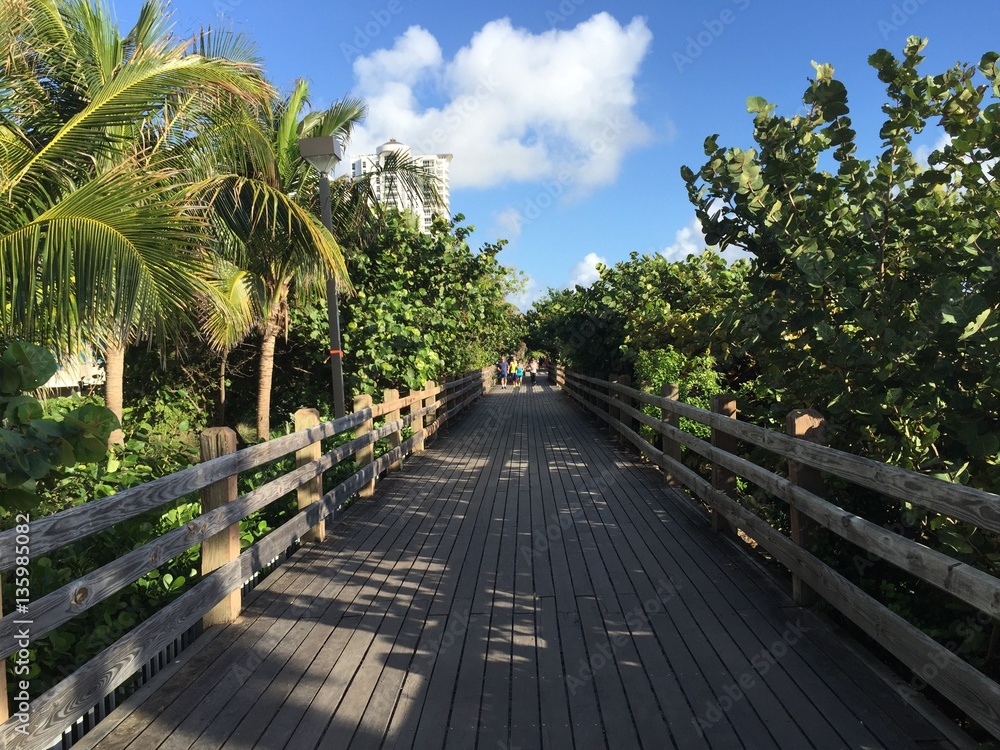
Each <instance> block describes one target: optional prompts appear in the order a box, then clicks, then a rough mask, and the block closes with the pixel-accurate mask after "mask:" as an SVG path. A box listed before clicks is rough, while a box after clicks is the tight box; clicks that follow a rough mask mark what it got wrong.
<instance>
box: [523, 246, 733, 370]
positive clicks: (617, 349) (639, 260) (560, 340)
mask: <svg viewBox="0 0 1000 750" xmlns="http://www.w3.org/2000/svg"><path fill="white" fill-rule="evenodd" d="M748 269H749V266H748V264H747V263H746V262H737V263H734V264H733V265H728V264H727V263H726V262H725V260H723V259H722V258H721V257H720V256H719V255H718V254H717V253H715V252H712V251H706V252H704V253H702V254H701V255H691V256H689V257H688V258H686V259H684V260H682V261H669V260H667V259H666V258H664V257H663V256H661V255H652V256H650V255H646V256H640V255H638V254H637V253H633V254H632V255H631V257H630V258H629V260H628V261H624V262H622V263H617V264H615V265H614V266H610V267H608V266H601V267H599V269H598V270H599V272H600V278H599V279H598V280H597V281H596V282H594V283H593V284H592V285H591V286H590V287H588V288H586V289H584V288H583V287H579V286H578V287H576V288H575V289H572V290H564V291H554V290H549V294H548V296H547V297H546V298H545V299H542V300H540V301H539V302H537V303H536V304H535V308H534V311H533V312H532V313H531V314H530V315H529V317H528V322H529V329H530V333H529V343H530V345H531V346H532V347H537V348H539V349H543V350H545V351H548V352H551V354H552V356H553V357H555V358H556V359H557V360H558V361H560V362H563V363H565V364H567V365H568V366H570V367H571V368H574V369H577V370H581V371H583V372H587V373H614V372H618V373H630V371H631V370H632V369H633V368H634V367H635V366H636V365H635V363H636V361H637V358H638V357H639V356H640V355H641V354H642V353H643V352H647V353H648V352H654V351H658V350H675V351H677V352H680V353H683V354H684V355H685V356H692V357H700V356H703V355H711V356H712V357H713V358H714V359H716V360H719V361H720V362H722V363H723V365H720V366H726V367H731V368H735V369H737V370H740V372H741V373H742V370H741V369H740V367H741V362H740V361H738V360H730V355H731V352H730V344H729V340H730V336H731V332H732V329H733V327H734V326H735V317H734V312H733V311H734V310H739V305H738V304H734V303H738V301H739V300H740V299H741V298H742V297H743V295H744V294H745V293H746V292H745V282H744V277H745V275H746V273H747V272H748ZM636 375H637V376H639V374H638V372H636ZM640 377H641V376H640Z"/></svg>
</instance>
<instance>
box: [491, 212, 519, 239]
mask: <svg viewBox="0 0 1000 750" xmlns="http://www.w3.org/2000/svg"><path fill="white" fill-rule="evenodd" d="M495 219H496V223H497V226H498V227H499V228H500V231H501V232H503V234H504V238H505V239H508V240H513V239H515V238H517V237H519V236H520V235H521V212H520V211H518V210H517V209H516V208H508V209H507V210H506V211H501V212H500V213H498V214H497V215H496V217H495Z"/></svg>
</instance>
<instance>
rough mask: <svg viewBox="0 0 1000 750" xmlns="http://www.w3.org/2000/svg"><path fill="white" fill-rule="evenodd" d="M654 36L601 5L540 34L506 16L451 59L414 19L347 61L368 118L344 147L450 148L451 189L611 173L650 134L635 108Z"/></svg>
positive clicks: (568, 182) (601, 178) (588, 181)
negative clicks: (388, 40)
mask: <svg viewBox="0 0 1000 750" xmlns="http://www.w3.org/2000/svg"><path fill="white" fill-rule="evenodd" d="M651 41H652V34H651V32H650V31H649V28H648V27H647V26H646V23H645V21H644V20H643V19H641V18H635V19H633V20H632V21H631V22H630V23H628V24H627V25H625V26H623V25H621V24H620V23H619V22H618V21H617V20H615V18H613V17H612V16H611V15H610V14H608V13H599V14H597V15H595V16H593V17H592V18H590V19H588V20H586V21H583V22H582V23H580V24H579V25H578V26H576V27H575V28H573V29H568V30H562V29H552V30H550V31H546V32H544V33H541V34H533V33H531V32H529V31H527V30H525V29H520V28H516V27H514V26H513V25H512V24H511V22H510V20H509V19H506V18H505V19H500V20H496V21H491V22H489V23H488V24H486V25H485V26H484V27H483V28H482V29H481V30H479V31H478V32H477V33H476V34H475V35H474V36H473V38H472V39H471V40H470V41H469V43H468V44H467V45H466V46H465V47H463V48H462V49H460V50H459V51H458V52H457V53H456V54H455V56H454V57H453V58H452V59H450V60H449V59H445V58H444V57H443V55H442V51H441V47H440V45H439V44H438V42H437V40H436V39H435V38H434V36H433V35H432V34H431V33H430V32H428V31H427V30H425V29H422V28H420V27H417V26H414V27H411V28H410V29H408V30H407V31H406V33H404V34H403V35H402V36H400V37H398V38H397V39H396V40H395V42H394V44H393V47H392V48H391V49H383V50H378V51H376V52H373V53H372V54H370V55H367V56H363V57H360V58H358V59H357V60H355V63H354V73H355V77H356V78H357V93H358V94H359V95H361V96H362V97H364V98H365V100H366V101H367V103H368V118H367V120H366V122H365V124H364V125H363V126H362V127H360V128H358V129H357V131H356V132H355V135H354V137H353V139H352V144H351V151H352V152H354V153H371V152H372V151H374V149H375V147H376V146H378V145H379V144H380V143H383V142H385V141H386V140H388V139H389V138H396V139H398V140H400V141H403V142H405V143H407V144H408V145H410V147H411V148H412V149H413V152H414V153H451V154H454V156H455V159H454V161H453V162H452V166H451V181H452V185H453V186H454V187H492V186H495V185H499V184H502V183H504V182H507V181H536V180H546V179H548V180H553V179H554V180H557V181H559V182H560V183H561V184H562V185H564V186H567V189H566V192H568V193H569V192H573V190H575V191H577V192H585V191H586V190H587V189H589V188H592V187H594V186H597V185H601V184H607V183H610V182H612V181H613V180H614V179H615V178H616V177H617V175H618V171H619V168H620V165H621V162H622V160H623V159H624V157H625V156H626V154H627V153H628V152H629V151H630V150H632V149H634V148H636V147H638V146H641V145H643V144H645V143H648V142H649V140H650V137H651V136H650V130H649V128H648V127H647V126H646V125H645V124H644V123H643V122H642V121H641V120H640V119H639V118H638V116H637V115H636V114H635V112H634V107H635V104H636V102H637V96H636V91H635V79H636V77H637V76H638V74H639V67H640V64H641V63H642V60H643V59H644V58H645V56H646V54H647V52H648V51H649V47H650V43H651ZM429 98H433V102H432V103H431V104H427V103H425V101H426V100H428V99H429ZM422 100H423V101H422ZM570 187H572V189H573V190H571V189H569V188H570Z"/></svg>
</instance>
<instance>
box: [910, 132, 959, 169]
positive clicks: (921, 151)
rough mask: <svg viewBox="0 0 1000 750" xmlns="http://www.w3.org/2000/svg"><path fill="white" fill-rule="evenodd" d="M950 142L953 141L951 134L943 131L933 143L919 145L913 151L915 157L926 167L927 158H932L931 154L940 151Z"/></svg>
mask: <svg viewBox="0 0 1000 750" xmlns="http://www.w3.org/2000/svg"><path fill="white" fill-rule="evenodd" d="M949 143H951V136H950V135H948V134H947V133H941V135H940V136H938V139H937V140H936V141H934V143H933V144H932V145H930V146H927V145H924V146H917V147H916V149H914V151H913V158H914V159H916V160H917V161H918V162H919V163H920V164H923V165H924V166H925V167H926V166H927V160H928V159H930V158H931V154H932V153H934V152H935V151H940V150H941V149H943V148H944V147H945V146H947V145H948V144H949Z"/></svg>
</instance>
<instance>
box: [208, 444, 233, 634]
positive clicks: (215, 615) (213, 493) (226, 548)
mask: <svg viewBox="0 0 1000 750" xmlns="http://www.w3.org/2000/svg"><path fill="white" fill-rule="evenodd" d="M235 452H236V433H235V432H234V431H233V430H231V429H230V428H229V427H210V428H209V429H207V430H205V431H204V432H203V433H201V460H202V461H203V462H204V461H210V460H212V459H213V458H218V457H219V456H226V455H228V454H230V453H235ZM236 479H237V475H236V474H233V475H232V476H229V477H226V478H225V479H220V480H219V481H218V482H214V483H213V484H210V485H209V486H208V487H205V488H204V489H203V490H202V491H201V511H202V513H207V512H208V511H210V510H215V509H216V508H221V507H222V506H223V505H225V504H226V503H231V502H232V501H233V500H235V499H236V495H237V489H236ZM239 556H240V524H239V521H237V522H236V523H234V524H232V525H231V526H229V527H227V528H225V529H223V530H222V531H220V532H219V533H217V534H214V535H212V536H210V537H209V538H208V539H206V540H205V541H204V542H202V544H201V575H202V577H204V576H207V575H208V574H209V573H211V572H212V571H213V570H216V569H217V568H221V567H222V566H223V565H225V564H226V563H228V562H230V561H232V560H235V559H236V558H237V557H239ZM242 606H243V594H242V593H241V592H240V590H239V589H236V590H235V591H232V592H230V593H229V594H228V595H227V596H226V598H225V599H223V600H222V601H221V602H219V603H218V604H217V605H215V607H214V608H212V610H211V611H209V612H208V613H207V614H206V615H205V616H204V617H203V618H202V620H201V622H202V625H203V626H204V627H206V628H208V627H211V626H212V625H227V624H229V623H231V622H233V621H234V620H236V618H237V617H239V616H240V609H241V608H242Z"/></svg>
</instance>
